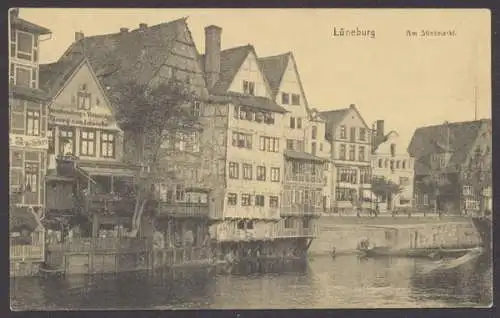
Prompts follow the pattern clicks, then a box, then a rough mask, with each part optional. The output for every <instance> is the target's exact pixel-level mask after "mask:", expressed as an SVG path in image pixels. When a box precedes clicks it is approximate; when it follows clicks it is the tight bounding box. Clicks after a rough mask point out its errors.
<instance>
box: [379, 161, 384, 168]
mask: <svg viewBox="0 0 500 318" xmlns="http://www.w3.org/2000/svg"><path fill="white" fill-rule="evenodd" d="M383 164H384V162H383V160H382V159H379V160H378V167H379V168H382V166H383Z"/></svg>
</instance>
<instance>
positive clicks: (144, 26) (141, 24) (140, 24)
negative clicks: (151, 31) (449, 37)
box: [139, 23, 148, 31]
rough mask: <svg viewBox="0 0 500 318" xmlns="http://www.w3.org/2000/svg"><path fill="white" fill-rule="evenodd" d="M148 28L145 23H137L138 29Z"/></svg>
mask: <svg viewBox="0 0 500 318" xmlns="http://www.w3.org/2000/svg"><path fill="white" fill-rule="evenodd" d="M147 28H148V25H147V24H146V23H139V30H142V31H144V30H146V29H147Z"/></svg>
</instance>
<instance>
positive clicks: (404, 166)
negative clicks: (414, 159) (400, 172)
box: [401, 160, 406, 169]
mask: <svg viewBox="0 0 500 318" xmlns="http://www.w3.org/2000/svg"><path fill="white" fill-rule="evenodd" d="M401 168H403V169H406V160H403V166H402V167H401Z"/></svg>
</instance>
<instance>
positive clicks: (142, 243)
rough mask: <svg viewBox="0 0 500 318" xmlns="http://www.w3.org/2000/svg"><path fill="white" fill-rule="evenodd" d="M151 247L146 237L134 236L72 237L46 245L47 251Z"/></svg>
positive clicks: (140, 248)
mask: <svg viewBox="0 0 500 318" xmlns="http://www.w3.org/2000/svg"><path fill="white" fill-rule="evenodd" d="M151 248H152V242H151V240H148V239H136V238H99V237H88V238H87V237H86V238H74V239H72V240H71V241H68V242H63V243H55V244H49V245H47V250H48V251H49V252H60V251H62V252H91V251H96V250H99V251H106V250H111V251H114V250H130V251H141V250H147V249H151Z"/></svg>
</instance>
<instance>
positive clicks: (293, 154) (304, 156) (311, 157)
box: [285, 150, 328, 162]
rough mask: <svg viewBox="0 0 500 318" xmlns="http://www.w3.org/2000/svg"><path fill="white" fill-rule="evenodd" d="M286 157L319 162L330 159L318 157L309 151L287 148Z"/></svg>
mask: <svg viewBox="0 0 500 318" xmlns="http://www.w3.org/2000/svg"><path fill="white" fill-rule="evenodd" d="M285 157H287V158H292V159H299V160H310V161H317V162H326V161H328V159H324V158H320V157H316V156H314V155H312V154H310V153H307V152H299V151H293V150H285Z"/></svg>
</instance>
